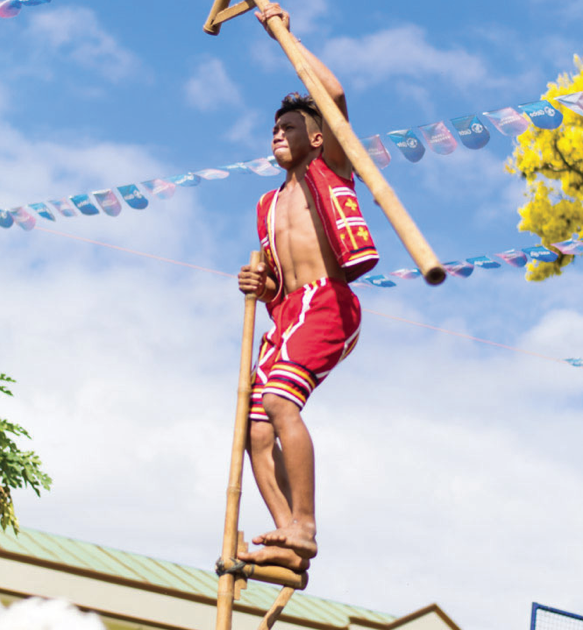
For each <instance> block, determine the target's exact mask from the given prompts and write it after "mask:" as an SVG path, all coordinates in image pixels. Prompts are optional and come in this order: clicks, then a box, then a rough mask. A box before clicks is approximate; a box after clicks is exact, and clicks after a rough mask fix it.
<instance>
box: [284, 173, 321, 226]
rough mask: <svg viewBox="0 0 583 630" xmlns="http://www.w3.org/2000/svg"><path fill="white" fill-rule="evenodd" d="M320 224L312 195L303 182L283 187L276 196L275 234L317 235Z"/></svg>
mask: <svg viewBox="0 0 583 630" xmlns="http://www.w3.org/2000/svg"><path fill="white" fill-rule="evenodd" d="M321 231H322V225H321V222H320V218H319V217H318V213H317V211H316V207H315V204H314V200H313V199H312V195H311V194H310V191H309V190H308V187H307V186H306V184H305V183H303V182H302V183H300V184H298V185H297V186H294V188H293V189H290V190H287V189H284V190H282V191H281V193H280V194H279V196H278V199H277V206H276V212H275V234H276V237H280V238H294V237H295V236H303V237H304V238H305V237H307V236H309V235H314V236H316V235H318V234H319V233H320V232H321Z"/></svg>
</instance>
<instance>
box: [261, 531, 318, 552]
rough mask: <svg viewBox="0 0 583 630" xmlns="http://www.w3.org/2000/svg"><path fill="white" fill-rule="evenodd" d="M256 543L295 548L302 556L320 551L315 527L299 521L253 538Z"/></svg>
mask: <svg viewBox="0 0 583 630" xmlns="http://www.w3.org/2000/svg"><path fill="white" fill-rule="evenodd" d="M253 542H254V543H255V544H256V545H267V546H271V545H275V546H278V547H286V548H287V549H293V551H295V552H296V553H297V554H298V556H300V557H302V558H306V559H309V558H313V557H314V556H315V555H316V554H317V553H318V545H317V544H316V536H315V534H314V528H313V527H310V526H306V525H300V524H299V523H292V524H291V525H288V526H287V527H280V528H279V529H276V530H274V531H272V532H268V533H267V534H261V535H260V536H256V537H255V538H254V539H253Z"/></svg>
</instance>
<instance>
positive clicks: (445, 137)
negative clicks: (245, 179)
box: [0, 0, 583, 230]
mask: <svg viewBox="0 0 583 630" xmlns="http://www.w3.org/2000/svg"><path fill="white" fill-rule="evenodd" d="M10 1H11V2H12V1H13V0H10ZM14 1H16V0H14ZM48 1H50V0H18V2H21V3H24V2H26V3H28V4H35V3H36V4H38V3H41V2H48ZM3 4H6V3H5V2H4V3H3ZM3 4H0V9H1V7H2V6H3ZM554 100H556V101H559V102H560V103H561V104H562V105H565V106H566V107H568V108H569V109H571V110H572V111H574V112H575V113H577V114H578V115H580V116H583V92H575V93H572V94H566V95H563V96H558V97H556V98H555V99H554ZM518 109H519V110H521V111H520V112H519V111H517V110H516V109H514V108H513V107H503V108H501V109H497V110H493V111H490V112H483V115H484V116H485V117H486V119H487V120H489V121H490V122H491V123H492V124H493V125H494V127H495V128H496V129H497V130H498V131H500V133H502V134H504V135H506V136H518V135H520V134H521V133H523V132H524V131H525V130H526V129H527V128H528V126H529V124H530V122H532V123H533V124H534V125H535V126H537V127H539V128H540V129H556V128H558V127H559V126H560V125H561V123H562V122H563V114H562V113H561V112H560V111H559V110H558V109H556V108H555V107H553V106H552V105H551V104H550V103H549V101H546V100H541V101H536V102H533V103H526V104H525V105H519V106H518ZM529 120H530V122H529ZM451 123H452V125H453V127H454V128H455V130H456V132H457V134H458V137H459V139H460V141H461V143H462V144H463V145H464V146H465V147H467V148H468V149H481V148H483V147H484V146H486V144H487V143H488V142H489V140H490V132H489V131H488V129H487V127H486V126H485V125H484V124H483V122H482V120H481V119H480V118H479V117H478V115H477V114H470V115H469V116H462V117H459V118H452V119H451ZM418 130H419V131H418V132H417V131H415V130H414V129H402V130H399V131H389V132H388V133H387V137H388V138H389V139H390V140H391V141H392V142H393V143H394V144H395V145H396V146H397V148H398V149H399V150H400V151H401V153H402V154H403V156H404V157H405V158H406V159H407V160H409V161H410V162H418V161H419V160H421V158H422V157H423V155H424V154H425V146H424V144H423V142H422V141H421V140H420V137H419V136H420V135H421V136H422V137H423V139H424V140H425V142H426V143H427V146H428V147H429V148H430V149H431V150H432V151H434V152H435V153H437V154H439V155H448V154H450V153H452V152H453V151H454V150H455V149H456V148H457V146H458V143H457V140H456V139H455V137H454V135H453V133H452V132H451V131H450V130H449V128H448V127H447V126H446V124H445V122H444V121H439V122H436V123H431V124H429V125H422V126H420V127H418ZM361 142H362V144H363V145H364V147H365V148H366V150H367V151H368V153H369V155H370V156H371V158H372V159H373V161H374V162H375V164H376V165H377V166H378V167H379V168H380V169H384V168H386V167H387V166H388V165H389V163H390V161H391V155H390V153H389V151H388V149H387V148H386V146H385V144H384V143H383V141H382V139H381V137H380V135H378V134H376V135H374V136H370V137H367V138H362V139H361ZM232 173H255V174H256V175H260V176H263V177H270V176H275V175H279V174H280V173H281V169H280V168H279V167H278V166H277V163H276V162H275V158H274V157H273V156H270V157H266V158H257V159H255V160H250V161H248V162H236V163H234V164H229V165H228V166H222V167H219V168H205V169H202V170H200V171H196V172H194V173H192V172H188V173H182V174H180V175H173V176H171V177H158V178H154V179H151V180H147V181H144V182H141V183H140V184H139V185H138V184H127V185H124V186H118V187H117V190H116V191H114V190H113V189H106V190H100V191H95V192H92V193H90V194H79V195H72V196H69V197H66V198H62V199H51V200H48V201H45V202H39V203H29V204H26V205H22V206H18V207H16V208H12V209H11V210H0V227H3V228H9V227H11V226H12V225H13V224H14V223H16V224H17V225H19V226H20V227H21V228H22V229H24V230H32V229H33V228H34V226H35V224H36V217H37V216H39V217H42V218H43V219H47V220H49V221H55V220H56V215H57V216H58V215H61V216H64V217H72V216H75V215H77V214H78V213H81V214H84V215H87V216H90V215H95V214H99V213H100V212H104V213H105V214H107V215H109V216H112V217H115V216H117V215H119V213H120V212H121V211H122V207H123V205H122V201H123V202H125V203H126V204H127V205H128V206H130V207H131V208H134V209H135V210H144V209H145V208H146V207H147V206H148V204H149V200H148V196H150V197H151V196H153V197H155V198H158V199H162V200H165V199H170V198H171V197H172V196H173V195H174V192H175V191H176V187H177V186H197V185H199V184H200V183H201V181H202V180H219V179H225V178H226V177H229V175H231V174H232ZM120 198H121V200H120Z"/></svg>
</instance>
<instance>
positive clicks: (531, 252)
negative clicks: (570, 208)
mask: <svg viewBox="0 0 583 630" xmlns="http://www.w3.org/2000/svg"><path fill="white" fill-rule="evenodd" d="M552 246H553V247H555V248H556V249H558V250H559V251H560V252H561V253H562V254H565V255H567V256H580V255H581V254H583V240H581V239H579V238H578V236H577V235H576V234H573V237H572V238H570V239H568V240H566V241H562V242H560V243H552ZM494 256H496V257H497V258H500V260H502V261H503V262H505V263H506V264H508V265H510V266H511V267H517V268H520V267H524V266H525V265H526V263H527V262H528V259H529V258H530V259H531V260H540V261H541V262H554V261H555V260H557V258H558V256H559V255H558V254H557V253H556V252H554V251H552V250H550V249H548V248H547V247H545V246H544V245H534V246H531V247H523V248H522V249H509V250H507V251H505V252H501V253H500V254H494ZM443 266H444V267H445V270H446V272H447V273H448V274H449V275H450V276H454V277H456V278H468V277H469V276H471V275H472V273H473V272H474V269H475V268H476V267H479V268H481V269H496V268H498V267H501V266H502V265H501V264H500V263H499V262H498V261H497V260H494V259H493V258H491V257H490V256H474V257H473V258H466V259H465V260H456V261H452V262H448V263H443ZM420 275H421V272H420V271H419V269H417V268H412V269H397V270H396V271H391V272H390V273H389V275H384V274H368V275H365V276H363V277H362V278H361V281H360V284H361V285H372V286H375V287H382V288H390V287H394V286H396V283H395V282H394V281H393V279H392V278H391V277H389V276H392V277H393V278H400V279H401V280H414V279H415V278H418V277H419V276H420Z"/></svg>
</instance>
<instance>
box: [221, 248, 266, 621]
mask: <svg viewBox="0 0 583 630" xmlns="http://www.w3.org/2000/svg"><path fill="white" fill-rule="evenodd" d="M259 261H260V254H259V252H252V253H251V260H250V265H251V269H255V268H256V267H257V265H258V264H259ZM256 303H257V298H256V296H255V294H253V293H248V294H247V295H245V316H244V319H243V341H242V344H241V363H240V368H239V386H238V389H237V410H236V414H235V430H234V435H233V447H232V451H231V468H230V472H229V486H228V488H227V510H226V514H225V529H224V534H223V551H222V554H221V558H222V559H223V560H228V559H230V558H234V557H235V556H236V554H237V530H238V529H239V507H240V505H241V481H242V477H243V457H244V455H245V443H246V440H247V419H248V416H249V397H250V395H251V361H252V354H253V335H254V331H255V307H256ZM234 588H235V577H234V575H233V574H232V573H225V574H224V575H221V576H220V577H219V588H218V594H217V624H216V630H231V625H232V618H233V597H234Z"/></svg>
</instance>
